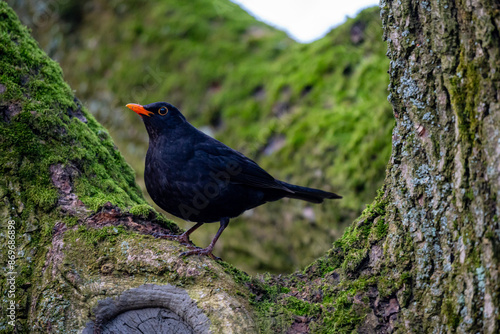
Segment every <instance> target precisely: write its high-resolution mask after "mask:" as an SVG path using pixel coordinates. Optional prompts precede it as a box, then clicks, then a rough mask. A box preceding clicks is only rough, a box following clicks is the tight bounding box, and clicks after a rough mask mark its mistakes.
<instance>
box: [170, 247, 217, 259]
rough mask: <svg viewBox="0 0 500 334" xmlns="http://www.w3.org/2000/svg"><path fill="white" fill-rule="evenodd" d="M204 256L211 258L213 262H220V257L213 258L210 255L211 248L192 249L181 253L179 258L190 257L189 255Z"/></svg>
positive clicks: (213, 256)
mask: <svg viewBox="0 0 500 334" xmlns="http://www.w3.org/2000/svg"><path fill="white" fill-rule="evenodd" d="M195 254H196V255H206V256H209V257H211V258H212V259H214V260H219V261H222V259H221V258H220V257H217V256H215V255H214V254H212V248H210V247H207V248H198V249H193V250H190V251H186V252H182V253H181V254H180V255H179V256H181V257H184V256H190V255H195Z"/></svg>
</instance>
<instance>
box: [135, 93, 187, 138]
mask: <svg viewBox="0 0 500 334" xmlns="http://www.w3.org/2000/svg"><path fill="white" fill-rule="evenodd" d="M127 108H130V109H132V110H133V111H135V112H136V113H137V114H138V115H139V116H141V118H142V121H143V122H144V125H145V126H146V130H147V131H148V134H149V137H150V138H151V139H152V138H155V137H157V136H158V135H159V134H161V133H168V132H170V131H172V130H174V129H176V128H177V127H178V126H179V125H181V124H184V123H186V118H185V117H184V115H182V114H181V112H180V111H179V109H177V108H176V107H174V106H173V105H171V104H170V103H167V102H155V103H150V104H147V105H145V106H141V105H140V104H135V103H129V104H127Z"/></svg>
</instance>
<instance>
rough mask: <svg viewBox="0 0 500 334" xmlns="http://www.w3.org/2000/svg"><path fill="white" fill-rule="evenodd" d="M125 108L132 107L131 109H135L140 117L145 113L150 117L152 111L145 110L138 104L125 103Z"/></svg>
mask: <svg viewBox="0 0 500 334" xmlns="http://www.w3.org/2000/svg"><path fill="white" fill-rule="evenodd" d="M127 108H129V109H132V110H133V111H135V112H136V113H137V114H138V115H140V116H141V117H142V115H146V116H148V117H151V115H153V113H152V112H151V111H147V110H146V109H144V107H143V106H141V105H140V104H135V103H129V104H127Z"/></svg>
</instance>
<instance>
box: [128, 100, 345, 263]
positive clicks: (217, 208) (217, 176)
mask: <svg viewBox="0 0 500 334" xmlns="http://www.w3.org/2000/svg"><path fill="white" fill-rule="evenodd" d="M127 107H128V108H130V109H132V110H133V111H135V112H136V113H137V114H139V115H140V116H141V118H142V120H143V122H144V125H145V126H146V130H147V132H148V135H149V148H148V152H147V155H146V168H145V171H144V180H145V183H146V189H147V190H148V193H149V195H150V196H151V198H152V199H153V201H154V202H155V203H156V204H157V205H158V206H159V207H160V208H162V209H164V210H165V211H167V212H169V213H170V214H172V215H175V216H177V217H180V218H183V219H185V220H188V221H193V222H197V224H196V225H195V226H193V227H192V228H190V229H189V230H188V231H186V232H185V233H183V234H182V235H180V236H170V235H161V237H164V238H170V239H172V238H175V239H177V240H179V241H180V242H183V243H186V244H188V245H190V246H191V247H192V248H194V247H193V245H192V243H191V241H190V240H189V235H190V234H191V233H192V232H193V231H194V230H196V229H197V228H198V227H200V226H201V225H202V224H204V223H212V222H216V221H220V228H219V230H218V232H217V234H216V235H215V237H214V239H213V240H212V242H211V243H210V245H209V246H208V247H207V248H205V249H199V248H194V249H192V250H190V251H188V252H185V253H184V255H191V254H205V255H209V256H211V257H214V256H213V255H212V249H213V247H214V245H215V243H216V242H217V239H218V238H219V236H220V234H221V233H222V231H223V230H224V229H225V228H226V227H227V225H228V223H229V219H230V218H233V217H236V216H239V215H240V214H242V213H243V212H244V211H246V210H248V209H252V208H255V207H257V206H259V205H262V204H264V203H266V202H272V201H276V200H278V199H281V198H283V197H290V198H297V199H301V200H304V201H308V202H312V203H321V202H323V200H324V199H325V198H328V199H334V198H341V197H340V196H338V195H336V194H334V193H331V192H326V191H322V190H318V189H312V188H306V187H300V186H296V185H292V184H288V183H286V182H283V181H279V180H276V179H275V178H273V177H272V176H271V175H270V174H269V173H267V172H266V171H265V170H264V169H262V168H261V167H259V165H257V163H255V162H254V161H253V160H251V159H249V158H247V157H245V156H244V155H243V154H241V153H240V152H238V151H235V150H233V149H231V148H230V147H228V146H226V145H224V144H223V143H221V142H220V141H218V140H216V139H213V138H212V137H210V136H208V135H206V134H204V133H203V132H201V131H199V130H198V129H196V128H195V127H194V126H192V125H191V124H190V123H189V122H188V121H187V120H186V118H185V117H184V116H183V115H182V114H181V112H180V111H179V110H178V109H177V108H176V107H174V106H173V105H171V104H169V103H166V102H156V103H151V104H148V105H145V106H141V105H138V104H127Z"/></svg>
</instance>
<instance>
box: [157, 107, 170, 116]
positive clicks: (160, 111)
mask: <svg viewBox="0 0 500 334" xmlns="http://www.w3.org/2000/svg"><path fill="white" fill-rule="evenodd" d="M167 113H168V109H167V107H161V108H160V109H158V114H160V115H162V116H164V115H166V114H167Z"/></svg>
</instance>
